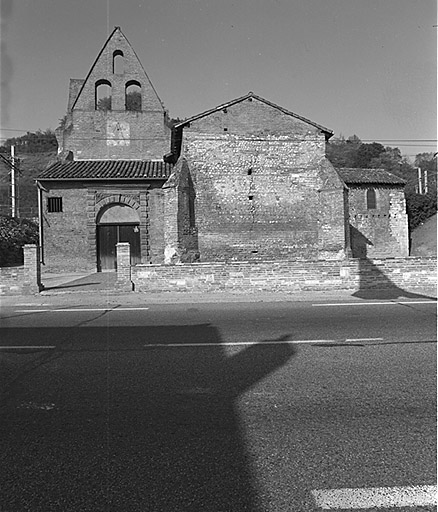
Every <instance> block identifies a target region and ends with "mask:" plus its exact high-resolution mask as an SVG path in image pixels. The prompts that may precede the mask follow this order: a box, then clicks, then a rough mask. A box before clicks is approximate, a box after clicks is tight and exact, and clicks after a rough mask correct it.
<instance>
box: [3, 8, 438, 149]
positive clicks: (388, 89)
mask: <svg viewBox="0 0 438 512" xmlns="http://www.w3.org/2000/svg"><path fill="white" fill-rule="evenodd" d="M0 1H1V12H0V14H1V60H0V64H1V103H0V108H1V119H0V123H1V126H0V128H1V131H0V137H1V138H2V139H3V140H4V139H5V138H9V137H13V136H19V135H22V134H24V133H26V132H27V131H31V132H32V131H36V130H39V129H40V130H43V131H44V130H46V129H47V128H51V129H55V128H56V127H57V125H58V124H59V120H60V119H61V118H62V117H63V116H64V114H65V112H66V107H67V98H68V85H69V79H70V78H85V77H86V75H87V73H88V71H89V70H90V68H91V66H92V64H93V62H94V60H95V59H96V57H97V55H98V53H99V51H100V50H101V48H102V46H103V45H104V43H105V41H106V39H107V37H108V35H109V34H110V33H111V32H112V30H113V28H114V26H120V27H121V29H122V32H123V33H124V34H125V36H126V37H127V39H128V41H130V43H131V45H132V46H133V48H134V50H135V51H136V53H137V55H138V57H139V59H140V61H141V62H142V64H143V66H144V68H145V69H146V72H147V73H148V75H149V77H150V79H151V81H152V83H153V85H154V87H155V89H156V90H157V92H158V95H159V96H160V99H161V100H162V101H163V102H164V105H165V107H166V108H167V109H168V110H169V112H170V115H171V117H179V118H185V117H190V116H193V115H196V114H198V113H200V112H203V111H205V110H208V109H210V108H214V107H215V106H217V105H220V104H221V103H224V102H227V101H230V100H233V99H235V98H238V97H240V96H243V95H245V94H247V93H248V92H249V91H253V92H254V93H255V94H257V95H259V96H262V97H263V98H265V99H267V100H269V101H271V102H273V103H276V104H278V105H280V106H282V107H284V108H286V109H288V110H291V111H292V112H295V113H296V114H299V115H301V116H304V117H306V118H308V119H311V120H312V121H314V122H315V123H318V124H320V125H323V126H324V127H326V128H329V129H331V130H333V131H334V132H335V136H337V137H339V136H344V137H348V136H350V135H353V134H354V135H357V136H358V137H359V138H360V139H361V140H362V141H363V142H373V141H376V142H380V143H381V144H383V145H384V146H396V147H399V148H400V150H401V151H402V153H403V154H404V155H407V156H408V155H412V156H415V155H416V154H417V153H420V152H435V151H437V149H436V138H437V115H436V114H437V112H436V104H437V92H436V91H437V27H436V25H437V11H436V9H437V7H436V1H435V0H145V1H141V0H123V1H122V0H0Z"/></svg>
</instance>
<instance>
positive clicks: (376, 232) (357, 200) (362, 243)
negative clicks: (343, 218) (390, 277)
mask: <svg viewBox="0 0 438 512" xmlns="http://www.w3.org/2000/svg"><path fill="white" fill-rule="evenodd" d="M368 188H369V187H367V186H366V185H362V186H351V185H350V186H349V206H350V224H351V248H352V254H353V257H361V258H363V257H366V256H367V257H370V258H384V257H397V256H401V257H404V256H408V255H409V239H408V222H407V213H406V202H405V195H404V191H403V189H402V188H393V187H389V186H379V187H374V191H375V194H376V208H373V209H368V208H367V199H366V198H367V190H368Z"/></svg>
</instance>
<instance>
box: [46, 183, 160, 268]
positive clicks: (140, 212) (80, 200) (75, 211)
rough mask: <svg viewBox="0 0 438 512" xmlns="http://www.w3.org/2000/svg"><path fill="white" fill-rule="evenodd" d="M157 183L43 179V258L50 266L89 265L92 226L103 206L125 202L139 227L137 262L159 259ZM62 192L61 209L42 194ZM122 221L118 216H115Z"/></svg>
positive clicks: (92, 263) (93, 259) (93, 254)
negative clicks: (54, 208)
mask: <svg viewBox="0 0 438 512" xmlns="http://www.w3.org/2000/svg"><path fill="white" fill-rule="evenodd" d="M161 185H162V184H161V183H159V184H154V183H153V184H136V183H130V184H119V185H112V186H111V185H109V184H98V183H94V185H93V184H86V183H85V184H84V183H73V182H72V183H70V184H66V183H63V184H56V183H54V182H52V183H49V182H47V183H44V186H45V187H46V190H47V192H45V193H44V194H43V232H44V251H43V254H44V264H45V268H46V270H50V271H67V270H69V271H76V270H80V271H84V270H85V271H87V270H90V271H95V270H96V265H97V241H96V229H97V223H98V221H99V216H100V215H101V214H102V212H103V211H105V209H106V208H109V207H111V206H112V205H116V204H125V205H127V206H129V207H131V208H132V209H133V210H135V212H136V215H137V217H138V219H139V227H140V252H141V262H142V263H147V262H153V263H162V262H163V261H164V228H163V204H162V203H163V201H162V194H163V191H162V190H161ZM49 197H61V198H62V210H63V211H62V212H53V213H49V212H48V210H47V199H48V198H49ZM119 223H123V219H119Z"/></svg>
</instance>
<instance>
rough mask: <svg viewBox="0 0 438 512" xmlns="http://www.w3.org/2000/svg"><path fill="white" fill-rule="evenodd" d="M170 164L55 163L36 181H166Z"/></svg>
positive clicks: (112, 161) (89, 161)
mask: <svg viewBox="0 0 438 512" xmlns="http://www.w3.org/2000/svg"><path fill="white" fill-rule="evenodd" d="M172 167H173V166H172V164H169V163H167V162H163V161H160V160H76V161H64V162H56V163H54V164H53V165H51V166H50V167H48V168H47V169H45V170H44V171H43V172H42V173H40V174H39V176H38V178H37V179H38V180H125V179H127V180H132V179H145V180H151V179H152V180H167V178H168V177H169V176H170V174H171V172H172Z"/></svg>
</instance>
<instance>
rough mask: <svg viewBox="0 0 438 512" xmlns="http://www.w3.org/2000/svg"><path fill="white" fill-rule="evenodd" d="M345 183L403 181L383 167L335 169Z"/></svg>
mask: <svg viewBox="0 0 438 512" xmlns="http://www.w3.org/2000/svg"><path fill="white" fill-rule="evenodd" d="M336 171H337V173H338V174H339V176H340V177H341V179H342V180H343V181H344V183H345V184H346V185H363V184H368V183H369V184H374V185H398V186H400V187H401V186H403V185H405V183H406V182H405V181H404V180H403V179H401V178H399V177H398V176H395V175H394V174H391V173H390V172H388V171H385V170H384V169H353V168H340V169H336Z"/></svg>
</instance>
